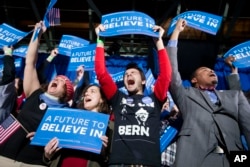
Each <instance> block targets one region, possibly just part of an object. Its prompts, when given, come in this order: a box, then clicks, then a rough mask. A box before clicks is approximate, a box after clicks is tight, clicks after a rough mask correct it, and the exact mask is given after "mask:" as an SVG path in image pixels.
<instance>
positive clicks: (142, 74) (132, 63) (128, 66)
mask: <svg viewBox="0 0 250 167" xmlns="http://www.w3.org/2000/svg"><path fill="white" fill-rule="evenodd" d="M131 68H134V69H137V70H138V71H139V72H140V75H141V78H142V80H146V77H145V74H144V72H143V70H142V69H141V68H140V67H139V66H138V65H137V64H136V63H134V62H131V63H129V64H127V66H126V71H127V70H128V69H131Z"/></svg>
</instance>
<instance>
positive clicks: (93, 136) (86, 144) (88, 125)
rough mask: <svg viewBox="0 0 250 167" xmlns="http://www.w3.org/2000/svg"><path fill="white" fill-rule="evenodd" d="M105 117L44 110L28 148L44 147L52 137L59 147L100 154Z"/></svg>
mask: <svg viewBox="0 0 250 167" xmlns="http://www.w3.org/2000/svg"><path fill="white" fill-rule="evenodd" d="M108 121H109V115H107V114H102V113H97V112H92V111H87V110H80V109H71V108H48V109H47V111H46V113H45V115H44V117H43V119H42V121H41V123H40V125H39V127H38V129H37V131H36V134H35V136H34V138H33V139H32V141H31V144H32V145H40V146H45V145H46V144H47V143H48V142H49V141H50V140H51V139H52V138H53V137H57V138H58V139H59V147H62V148H71V149H78V150H84V151H89V152H93V153H97V154H100V152H101V148H102V141H101V139H100V137H101V136H105V133H106V129H107V126H108Z"/></svg>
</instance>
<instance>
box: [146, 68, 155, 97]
mask: <svg viewBox="0 0 250 167" xmlns="http://www.w3.org/2000/svg"><path fill="white" fill-rule="evenodd" d="M145 77H146V87H145V88H146V89H145V91H144V93H146V94H148V95H149V94H151V93H152V88H151V86H153V85H154V84H155V78H154V75H153V73H152V70H151V69H148V71H147V72H146V74H145Z"/></svg>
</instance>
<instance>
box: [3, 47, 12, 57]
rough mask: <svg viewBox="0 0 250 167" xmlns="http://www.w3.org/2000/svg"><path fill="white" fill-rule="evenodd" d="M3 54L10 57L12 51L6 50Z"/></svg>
mask: <svg viewBox="0 0 250 167" xmlns="http://www.w3.org/2000/svg"><path fill="white" fill-rule="evenodd" d="M4 54H5V55H9V56H11V55H12V49H10V48H8V49H6V50H5V51H4Z"/></svg>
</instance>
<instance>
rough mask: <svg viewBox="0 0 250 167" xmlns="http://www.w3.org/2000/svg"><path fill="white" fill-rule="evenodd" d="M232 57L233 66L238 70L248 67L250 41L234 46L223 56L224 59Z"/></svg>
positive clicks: (249, 64) (249, 62)
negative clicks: (233, 59)
mask: <svg viewBox="0 0 250 167" xmlns="http://www.w3.org/2000/svg"><path fill="white" fill-rule="evenodd" d="M229 55H232V56H233V57H234V58H235V61H234V62H233V65H234V66H235V67H238V68H246V67H249V66H250V41H247V42H243V43H241V44H239V45H236V46H234V47H233V48H231V49H230V50H229V51H227V52H226V53H225V54H224V56H223V57H224V58H226V57H228V56H229Z"/></svg>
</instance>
